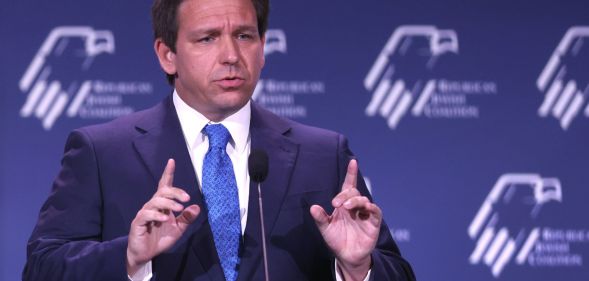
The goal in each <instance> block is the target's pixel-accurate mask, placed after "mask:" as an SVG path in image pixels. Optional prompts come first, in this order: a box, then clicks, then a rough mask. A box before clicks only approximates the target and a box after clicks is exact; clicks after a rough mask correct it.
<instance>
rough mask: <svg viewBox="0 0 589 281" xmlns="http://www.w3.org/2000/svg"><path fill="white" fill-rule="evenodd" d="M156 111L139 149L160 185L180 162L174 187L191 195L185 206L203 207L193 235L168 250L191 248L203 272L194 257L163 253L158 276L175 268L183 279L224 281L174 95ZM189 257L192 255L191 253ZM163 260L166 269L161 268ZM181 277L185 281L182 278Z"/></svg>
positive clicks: (141, 127)
mask: <svg viewBox="0 0 589 281" xmlns="http://www.w3.org/2000/svg"><path fill="white" fill-rule="evenodd" d="M154 111H155V112H154V114H150V115H146V117H145V118H144V119H142V120H140V121H139V122H138V123H137V126H136V128H137V130H138V131H139V132H140V133H141V134H140V135H139V136H138V137H136V138H135V140H134V146H135V149H136V150H137V153H138V154H139V155H140V157H141V159H142V160H143V163H144V164H145V166H146V167H147V169H148V170H149V171H150V173H151V175H152V176H153V178H154V181H155V182H156V183H157V182H159V179H160V177H161V174H162V172H163V170H164V167H165V165H166V163H167V161H168V159H170V158H173V159H174V160H175V161H176V170H175V173H174V186H175V187H178V188H182V189H184V190H185V191H186V192H187V193H188V194H189V195H190V202H189V203H187V204H185V205H186V206H188V205H191V204H197V205H198V206H200V207H201V214H200V215H199V216H198V218H197V220H196V221H195V222H194V223H192V225H191V226H190V228H189V229H188V230H187V233H186V234H189V235H186V234H185V235H183V236H182V238H181V239H180V241H178V242H177V243H176V246H174V247H173V248H172V249H171V250H170V251H168V252H174V251H175V250H176V249H178V250H179V251H182V250H181V249H182V247H184V249H191V250H192V252H193V253H195V254H196V256H197V257H198V258H197V259H198V262H199V263H200V266H201V269H200V270H195V269H194V268H195V264H187V262H188V263H190V262H192V260H191V259H190V258H188V259H187V258H186V257H184V256H179V255H177V254H167V253H163V254H162V255H160V256H158V258H156V259H155V260H154V271H156V274H157V271H160V272H169V271H170V269H171V268H175V270H176V272H180V274H182V275H184V276H183V277H188V276H190V275H192V274H195V271H197V272H198V271H200V272H203V271H204V272H207V274H208V275H209V278H208V279H209V280H223V273H222V271H221V270H220V266H219V265H218V263H219V262H218V257H217V252H216V250H215V247H214V245H213V246H212V247H211V244H213V243H211V241H213V238H212V233H211V231H210V227H209V225H208V222H207V215H206V214H207V210H206V207H205V205H204V204H203V197H202V194H201V192H200V190H199V187H198V182H197V179H196V175H195V172H194V168H193V165H192V161H191V160H190V154H189V152H188V148H187V146H186V141H185V139H184V135H183V133H182V129H181V126H180V121H179V120H178V115H177V114H176V110H175V108H174V104H173V102H172V98H171V96H170V97H168V98H166V99H165V100H164V101H163V102H162V103H160V104H159V105H158V106H156V108H154ZM156 188H157V186H154V193H155V191H156ZM185 254H188V255H190V253H185ZM160 258H161V265H162V266H161V267H159V268H158V260H160ZM164 259H167V260H164ZM164 265H165V266H164ZM170 267H171V268H170ZM215 267H219V269H216V268H215ZM219 273H220V274H221V275H220V276H219ZM163 275H166V276H167V275H168V274H163ZM177 277H178V278H177V279H182V278H181V277H180V276H177ZM202 277H203V276H201V278H202ZM199 280H201V279H199Z"/></svg>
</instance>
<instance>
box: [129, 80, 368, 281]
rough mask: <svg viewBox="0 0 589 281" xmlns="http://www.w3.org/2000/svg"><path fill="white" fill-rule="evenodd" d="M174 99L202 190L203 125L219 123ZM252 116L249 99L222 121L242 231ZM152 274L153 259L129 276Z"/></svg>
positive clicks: (142, 280) (136, 279) (144, 280)
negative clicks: (229, 135)
mask: <svg viewBox="0 0 589 281" xmlns="http://www.w3.org/2000/svg"><path fill="white" fill-rule="evenodd" d="M172 100H173V102H174V107H175V108H176V113H177V114H178V119H179V120H180V127H181V128H182V133H183V134H184V140H185V141H186V146H187V148H188V152H189V153H190V160H192V166H193V167H194V172H195V173H196V176H197V179H198V183H199V186H198V188H199V189H201V190H202V185H201V183H202V165H203V161H204V157H205V154H206V153H207V151H208V149H209V141H208V138H207V136H206V134H204V131H203V129H204V127H205V126H206V125H207V124H217V123H215V122H212V121H210V120H209V119H207V118H206V117H205V116H204V115H202V114H201V113H200V112H198V111H196V110H195V109H194V108H192V107H190V106H189V105H188V104H186V102H184V101H183V100H182V99H181V98H180V96H179V95H178V93H177V92H176V90H174V94H173V95H172ZM250 120H251V104H250V102H248V103H247V104H246V105H245V106H244V107H242V108H241V109H240V110H239V111H237V112H236V113H234V114H232V115H230V116H229V117H227V118H225V120H223V121H221V122H220V123H221V124H223V126H225V127H226V128H227V130H228V131H229V133H230V134H231V139H230V140H229V143H227V154H228V155H229V158H230V159H231V163H232V164H233V171H234V173H235V181H236V183H237V193H238V196H239V211H240V216H241V233H242V235H243V233H244V232H245V226H246V223H247V206H248V201H249V200H248V199H249V182H250V177H249V173H248V168H247V162H248V156H249V154H250V150H251V136H250V133H249V127H250ZM184 188H189V187H184ZM195 188H196V187H195ZM335 269H336V270H335V272H336V280H337V281H342V280H343V278H341V276H340V274H339V270H338V269H337V261H336V268H335ZM152 276H153V274H152V268H151V261H150V262H148V263H147V264H146V265H145V266H143V267H142V268H140V269H139V270H138V271H137V272H136V273H135V274H134V275H133V276H129V279H130V280H132V281H148V280H149V279H151V277H152ZM369 276H370V271H369V272H368V275H367V276H366V278H365V281H367V280H368V277H369Z"/></svg>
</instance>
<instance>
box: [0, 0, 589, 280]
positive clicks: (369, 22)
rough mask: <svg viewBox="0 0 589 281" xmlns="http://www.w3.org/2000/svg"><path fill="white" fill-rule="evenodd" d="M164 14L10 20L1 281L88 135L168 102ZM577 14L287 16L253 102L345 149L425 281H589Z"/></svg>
mask: <svg viewBox="0 0 589 281" xmlns="http://www.w3.org/2000/svg"><path fill="white" fill-rule="evenodd" d="M148 2H150V1H141V2H137V1H112V0H110V1H88V0H84V1H65V0H56V1H31V0H21V1H8V2H6V3H3V5H2V6H3V7H2V9H0V34H1V35H2V38H3V42H2V50H3V51H2V52H0V67H1V71H2V72H1V73H2V75H1V76H0V87H1V88H0V89H1V90H2V102H1V104H0V106H1V111H0V112H1V113H0V114H2V115H1V117H2V118H0V122H1V124H2V138H1V139H0V151H1V155H2V158H1V161H2V162H1V163H0V168H1V169H0V171H1V177H0V184H1V189H0V224H1V226H0V229H2V231H0V243H1V247H0V249H2V250H1V251H0V264H1V267H0V279H1V280H19V279H20V272H21V270H22V267H23V265H24V261H25V247H26V240H27V238H28V236H29V234H30V232H31V231H32V228H33V226H34V224H35V221H36V218H37V214H38V211H39V208H40V207H41V204H42V202H43V201H44V199H45V198H46V196H47V195H48V193H49V191H50V187H51V182H52V180H53V178H54V177H55V175H56V174H57V171H58V170H59V167H60V164H59V161H60V158H61V154H62V150H63V145H64V142H65V138H66V136H67V134H68V132H69V131H71V130H72V129H74V128H77V127H80V126H84V125H88V124H93V123H99V122H104V121H107V120H109V119H112V118H115V117H117V116H120V115H123V114H127V113H129V112H132V111H135V110H139V109H143V108H146V107H148V106H150V105H152V104H155V103H156V102H158V101H159V100H161V99H162V98H163V97H164V96H166V95H167V94H169V93H170V91H171V90H170V88H169V86H168V85H167V84H166V82H165V78H164V76H163V74H162V72H161V71H160V69H159V65H158V64H157V61H156V58H155V55H154V53H153V47H152V46H153V38H152V34H151V27H150V16H149V14H150V3H148ZM587 8H589V6H588V5H587V2H586V1H584V0H575V1H573V0H569V1H558V2H557V1H507V0H496V1H480V0H479V1H457V0H444V1H435V0H420V1H393V0H389V1H385V0H372V1H347V2H326V1H323V2H317V1H311V0H301V1H287V2H283V1H274V2H272V11H271V17H270V30H269V32H268V34H267V36H268V38H267V46H266V67H265V69H264V71H263V73H262V79H261V81H260V83H259V84H258V87H257V88H256V92H255V99H256V100H257V101H258V102H259V103H261V104H262V105H264V106H265V107H266V108H268V109H270V110H272V111H274V112H276V113H278V114H280V115H283V116H286V117H290V118H293V119H296V120H298V121H301V122H303V123H307V124H311V125H316V126H320V127H325V128H329V129H332V130H336V131H339V132H342V133H344V134H346V135H347V136H348V137H349V139H350V145H351V147H352V149H353V150H354V152H355V153H356V154H357V156H358V158H359V160H360V168H361V169H362V171H363V173H364V176H365V177H366V179H367V180H368V182H369V183H370V186H371V189H372V194H373V196H374V197H375V200H376V201H377V203H378V204H379V205H380V206H381V208H382V209H383V211H384V216H385V219H386V221H387V222H388V224H389V225H390V227H391V231H392V233H393V235H394V236H395V238H396V240H397V242H398V244H399V246H400V248H401V250H402V252H403V254H404V255H405V256H406V257H407V258H408V259H409V260H410V261H411V262H412V264H413V266H414V269H415V272H416V274H417V277H418V279H419V280H431V281H435V280H465V281H466V280H589V220H588V219H587V214H588V213H589V207H588V206H589V205H588V204H586V201H587V199H589V175H588V173H587V164H589V149H587V143H588V142H589V105H588V102H587V101H588V100H589V84H588V81H589V17H588V16H587Z"/></svg>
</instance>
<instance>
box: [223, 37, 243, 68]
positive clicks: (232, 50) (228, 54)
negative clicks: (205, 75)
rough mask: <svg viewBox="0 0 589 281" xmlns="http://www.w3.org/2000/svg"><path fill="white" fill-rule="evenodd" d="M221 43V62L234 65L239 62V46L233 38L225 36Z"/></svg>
mask: <svg viewBox="0 0 589 281" xmlns="http://www.w3.org/2000/svg"><path fill="white" fill-rule="evenodd" d="M221 45H222V46H221V53H220V57H219V59H220V63H221V64H229V65H233V64H236V63H237V62H239V57H240V53H239V46H238V45H237V42H236V41H235V40H234V39H233V38H230V37H229V36H228V37H225V38H223V39H222V43H221Z"/></svg>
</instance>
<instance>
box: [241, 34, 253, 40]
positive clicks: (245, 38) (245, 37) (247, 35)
mask: <svg viewBox="0 0 589 281" xmlns="http://www.w3.org/2000/svg"><path fill="white" fill-rule="evenodd" d="M252 38H253V36H252V35H250V34H246V33H241V34H239V35H237V39H239V40H249V39H252Z"/></svg>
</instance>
